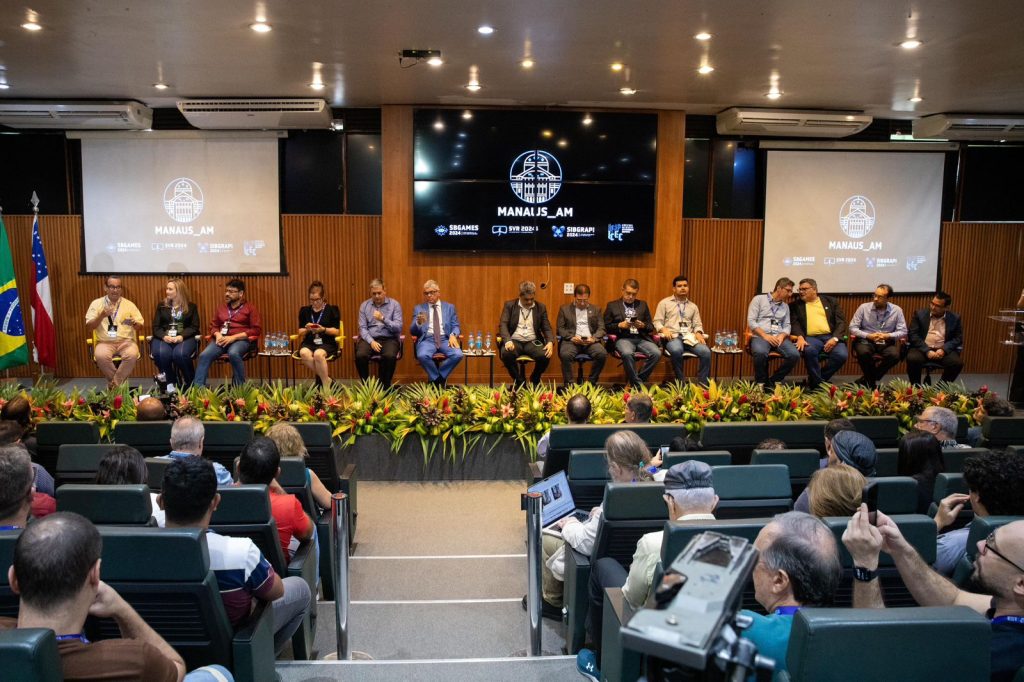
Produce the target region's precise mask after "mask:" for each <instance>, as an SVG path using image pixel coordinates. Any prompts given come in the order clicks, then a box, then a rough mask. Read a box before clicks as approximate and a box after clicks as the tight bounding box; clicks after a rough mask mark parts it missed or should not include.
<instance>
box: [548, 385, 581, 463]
mask: <svg viewBox="0 0 1024 682" xmlns="http://www.w3.org/2000/svg"><path fill="white" fill-rule="evenodd" d="M590 409H591V408H590V399H589V398H587V396H585V395H583V394H577V395H574V396H573V397H571V398H569V400H567V401H566V402H565V418H566V419H567V420H568V421H569V423H570V424H586V423H587V422H589V421H590ZM550 442H551V431H550V430H549V431H548V432H547V433H545V434H544V435H543V436H541V437H540V440H538V441H537V459H544V458H545V457H547V456H548V444H549V443H550Z"/></svg>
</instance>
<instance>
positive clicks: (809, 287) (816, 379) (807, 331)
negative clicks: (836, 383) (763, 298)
mask: <svg viewBox="0 0 1024 682" xmlns="http://www.w3.org/2000/svg"><path fill="white" fill-rule="evenodd" d="M797 291H798V292H799V293H800V300H799V301H797V302H796V303H790V304H789V311H790V313H791V317H792V325H791V330H790V332H791V333H792V335H793V336H795V337H796V349H797V350H798V351H800V354H801V355H803V358H804V364H805V365H807V383H808V385H809V386H810V387H811V388H817V387H818V386H819V385H820V384H821V383H822V382H824V381H828V380H829V379H831V378H832V377H833V375H835V373H836V372H838V371H839V370H840V369H842V367H843V365H845V364H846V360H847V358H848V357H849V356H850V354H849V351H848V350H847V349H846V344H845V343H844V342H843V340H842V338H843V337H844V336H845V335H846V316H845V315H843V309H842V308H841V307H840V306H839V301H838V300H836V299H835V298H834V297H832V296H826V295H825V294H821V295H819V294H818V283H817V282H816V281H814V280H813V279H810V278H807V279H802V280H800V285H799V286H798V287H797ZM822 353H824V354H825V356H826V357H827V358H828V359H827V361H826V363H825V369H824V370H823V369H822V368H821V362H820V357H821V354H822Z"/></svg>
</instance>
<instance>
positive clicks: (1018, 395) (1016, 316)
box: [989, 309, 1024, 408]
mask: <svg viewBox="0 0 1024 682" xmlns="http://www.w3.org/2000/svg"><path fill="white" fill-rule="evenodd" d="M989 318H990V319H993V320H996V321H997V322H1002V323H1003V324H1004V325H1005V327H1006V334H1005V335H1004V336H1003V338H1002V340H1001V341H1000V343H1001V344H1003V345H1004V346H1012V347H1015V348H1016V349H1017V352H1016V353H1014V356H1013V362H1012V363H1011V365H1010V375H1009V381H1008V386H1009V390H1008V391H1007V396H1006V399H1007V400H1009V401H1010V402H1011V403H1013V404H1014V406H1015V407H1018V408H1020V407H1024V310H1020V309H1009V310H1000V311H999V314H998V315H990V316H989Z"/></svg>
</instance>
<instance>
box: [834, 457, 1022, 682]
mask: <svg viewBox="0 0 1024 682" xmlns="http://www.w3.org/2000/svg"><path fill="white" fill-rule="evenodd" d="M968 461H970V460H968ZM875 523H876V524H877V525H872V523H871V522H870V520H869V519H868V513H867V507H866V506H862V507H861V509H860V510H859V511H858V512H857V513H856V514H854V515H853V517H852V518H851V519H850V521H849V523H848V524H847V527H846V531H845V532H844V533H843V544H845V545H846V548H847V549H848V550H849V551H850V555H851V556H852V557H853V562H854V566H855V567H857V569H855V570H857V571H858V573H859V575H858V576H857V580H855V581H854V583H853V605H854V607H856V608H884V606H885V603H884V602H883V601H882V587H881V585H880V584H879V580H878V579H877V576H876V575H875V571H876V570H877V568H878V554H879V552H880V551H885V552H887V553H888V554H889V555H890V556H892V559H893V562H894V563H895V564H896V570H898V571H899V574H900V578H902V580H903V582H904V584H905V585H906V586H907V589H909V590H910V594H911V595H912V596H913V597H914V600H915V601H916V602H917V603H918V604H920V605H921V606H954V605H957V606H967V607H969V608H971V609H974V610H975V611H977V612H978V613H980V614H983V615H984V616H985V617H986V618H989V619H991V621H992V640H991V646H992V662H991V667H990V673H991V676H992V677H991V679H992V680H998V681H1000V682H1003V681H1005V682H1009V681H1010V680H1013V679H1014V676H1015V675H1016V674H1017V671H1018V670H1019V669H1020V668H1021V667H1022V666H1024V521H1015V522H1013V523H1010V524H1007V525H1005V526H1003V527H1002V528H997V529H996V530H995V531H993V532H992V533H991V534H990V535H989V536H988V538H986V539H985V540H981V541H980V542H978V555H977V557H975V559H974V572H973V573H972V574H971V591H970V592H968V591H965V590H961V589H958V588H957V587H956V586H955V585H953V583H951V582H949V581H948V580H947V579H945V578H943V577H942V576H941V575H939V574H938V573H936V572H935V571H933V570H931V569H930V568H929V567H928V565H927V564H926V563H925V562H924V560H923V559H922V558H921V555H920V554H918V553H917V550H916V549H914V546H913V545H911V544H910V543H909V542H907V540H906V539H905V538H904V537H903V534H902V533H901V532H900V529H899V527H898V526H897V525H896V523H894V522H893V520H892V519H890V518H889V517H888V516H886V515H885V514H883V513H882V512H878V515H877V520H876V522H875Z"/></svg>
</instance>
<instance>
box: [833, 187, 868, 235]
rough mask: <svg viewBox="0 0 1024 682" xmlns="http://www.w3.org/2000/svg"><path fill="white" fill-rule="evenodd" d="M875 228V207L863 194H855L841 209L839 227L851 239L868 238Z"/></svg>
mask: <svg viewBox="0 0 1024 682" xmlns="http://www.w3.org/2000/svg"><path fill="white" fill-rule="evenodd" d="M874 226H875V205H874V204H872V203H871V200H870V199H868V198H867V197H866V196H864V195H862V194H854V195H853V196H852V197H850V198H849V199H847V200H846V201H844V202H843V205H842V206H841V207H840V208H839V227H841V228H842V229H843V232H844V233H845V234H846V236H847V237H849V238H850V239H860V238H861V237H866V236H867V234H868V232H871V228H873V227H874Z"/></svg>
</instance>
